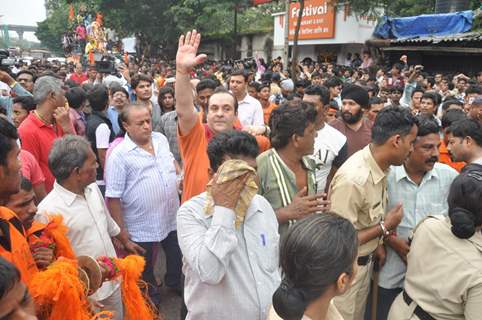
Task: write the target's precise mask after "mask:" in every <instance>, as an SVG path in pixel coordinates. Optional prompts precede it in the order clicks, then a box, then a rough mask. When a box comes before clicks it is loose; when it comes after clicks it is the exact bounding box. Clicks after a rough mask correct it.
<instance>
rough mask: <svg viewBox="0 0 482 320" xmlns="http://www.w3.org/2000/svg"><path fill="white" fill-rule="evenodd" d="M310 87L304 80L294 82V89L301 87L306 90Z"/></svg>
mask: <svg viewBox="0 0 482 320" xmlns="http://www.w3.org/2000/svg"><path fill="white" fill-rule="evenodd" d="M309 85H310V81H309V80H306V79H299V80H296V82H295V88H299V87H303V88H306V87H308V86H309Z"/></svg>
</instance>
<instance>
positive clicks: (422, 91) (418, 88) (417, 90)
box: [410, 87, 425, 98]
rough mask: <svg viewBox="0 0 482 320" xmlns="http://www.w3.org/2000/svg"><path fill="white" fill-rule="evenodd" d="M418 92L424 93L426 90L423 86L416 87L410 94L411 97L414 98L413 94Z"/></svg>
mask: <svg viewBox="0 0 482 320" xmlns="http://www.w3.org/2000/svg"><path fill="white" fill-rule="evenodd" d="M417 92H421V93H422V95H423V94H424V93H425V90H423V89H422V88H420V87H416V88H415V89H414V90H413V91H412V94H411V95H410V98H413V96H414V95H415V93H417Z"/></svg>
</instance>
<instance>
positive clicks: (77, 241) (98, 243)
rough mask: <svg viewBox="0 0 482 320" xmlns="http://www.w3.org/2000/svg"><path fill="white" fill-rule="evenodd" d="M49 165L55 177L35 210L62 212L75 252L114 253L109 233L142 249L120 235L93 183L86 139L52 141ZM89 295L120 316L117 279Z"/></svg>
mask: <svg viewBox="0 0 482 320" xmlns="http://www.w3.org/2000/svg"><path fill="white" fill-rule="evenodd" d="M49 167H50V170H51V171H52V173H53V175H54V177H55V180H56V181H55V183H54V187H53V190H52V191H51V192H50V193H49V194H48V195H47V196H46V197H45V198H44V199H43V200H42V202H40V204H39V206H38V212H39V213H40V214H42V213H47V214H60V215H62V217H63V218H64V224H65V225H66V226H67V228H68V232H67V237H68V238H69V240H70V243H71V244H72V248H73V250H74V252H75V254H76V255H77V256H80V255H88V256H92V257H93V258H97V257H99V256H108V257H116V252H115V250H114V246H113V244H112V240H111V237H116V238H117V239H118V240H120V241H121V243H122V245H123V247H124V249H126V250H127V251H128V252H130V253H136V254H137V253H141V252H142V248H140V247H139V246H137V245H136V244H134V243H133V242H131V241H129V240H128V239H122V238H120V229H119V226H118V225H117V224H116V223H115V221H114V220H113V219H112V218H111V216H110V215H109V212H108V210H107V208H106V206H105V204H104V199H103V198H102V194H101V192H100V190H99V187H98V186H97V184H96V183H95V178H96V169H97V161H96V157H95V154H94V152H93V151H92V149H91V148H90V145H89V142H88V141H87V140H85V139H84V138H82V137H79V136H72V135H69V136H66V137H64V138H62V139H59V140H57V141H55V143H54V146H53V148H52V150H51V152H50V154H49ZM90 297H91V298H92V299H93V300H95V301H97V302H99V304H101V305H103V306H104V307H103V308H102V309H103V310H106V311H113V312H114V313H115V319H119V320H120V319H123V310H122V299H121V291H120V286H119V282H118V281H116V280H113V281H107V282H104V283H103V285H102V286H101V287H100V288H99V290H97V292H95V293H94V294H93V295H92V296H90Z"/></svg>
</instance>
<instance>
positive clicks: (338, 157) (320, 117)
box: [303, 85, 348, 192]
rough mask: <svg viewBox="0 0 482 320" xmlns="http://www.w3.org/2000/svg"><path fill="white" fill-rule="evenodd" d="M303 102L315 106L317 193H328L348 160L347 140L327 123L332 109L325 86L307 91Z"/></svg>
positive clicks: (310, 87)
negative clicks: (340, 169) (337, 173)
mask: <svg viewBox="0 0 482 320" xmlns="http://www.w3.org/2000/svg"><path fill="white" fill-rule="evenodd" d="M303 101H306V102H311V103H313V104H314V106H315V108H316V111H317V117H316V124H315V125H316V130H317V136H316V138H315V148H314V154H313V157H314V158H315V161H316V163H317V168H316V172H315V175H316V189H317V190H316V192H325V191H328V190H327V189H328V186H329V185H330V182H331V179H332V178H333V176H334V175H335V173H336V170H338V168H339V167H341V165H342V164H343V163H344V162H345V160H346V159H347V158H348V146H347V142H346V141H347V139H346V137H345V135H344V134H343V133H341V132H340V131H338V130H337V129H335V128H333V127H332V126H330V125H329V124H328V123H326V122H325V121H326V112H327V111H328V108H329V107H330V105H329V103H330V91H329V90H328V89H327V88H326V87H323V86H317V85H312V86H309V87H308V88H306V89H305V94H304V96H303Z"/></svg>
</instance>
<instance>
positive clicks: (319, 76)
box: [311, 71, 321, 80]
mask: <svg viewBox="0 0 482 320" xmlns="http://www.w3.org/2000/svg"><path fill="white" fill-rule="evenodd" d="M314 77H317V78H321V74H320V73H319V72H318V71H314V72H313V73H312V74H311V79H312V80H313V78H314Z"/></svg>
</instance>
